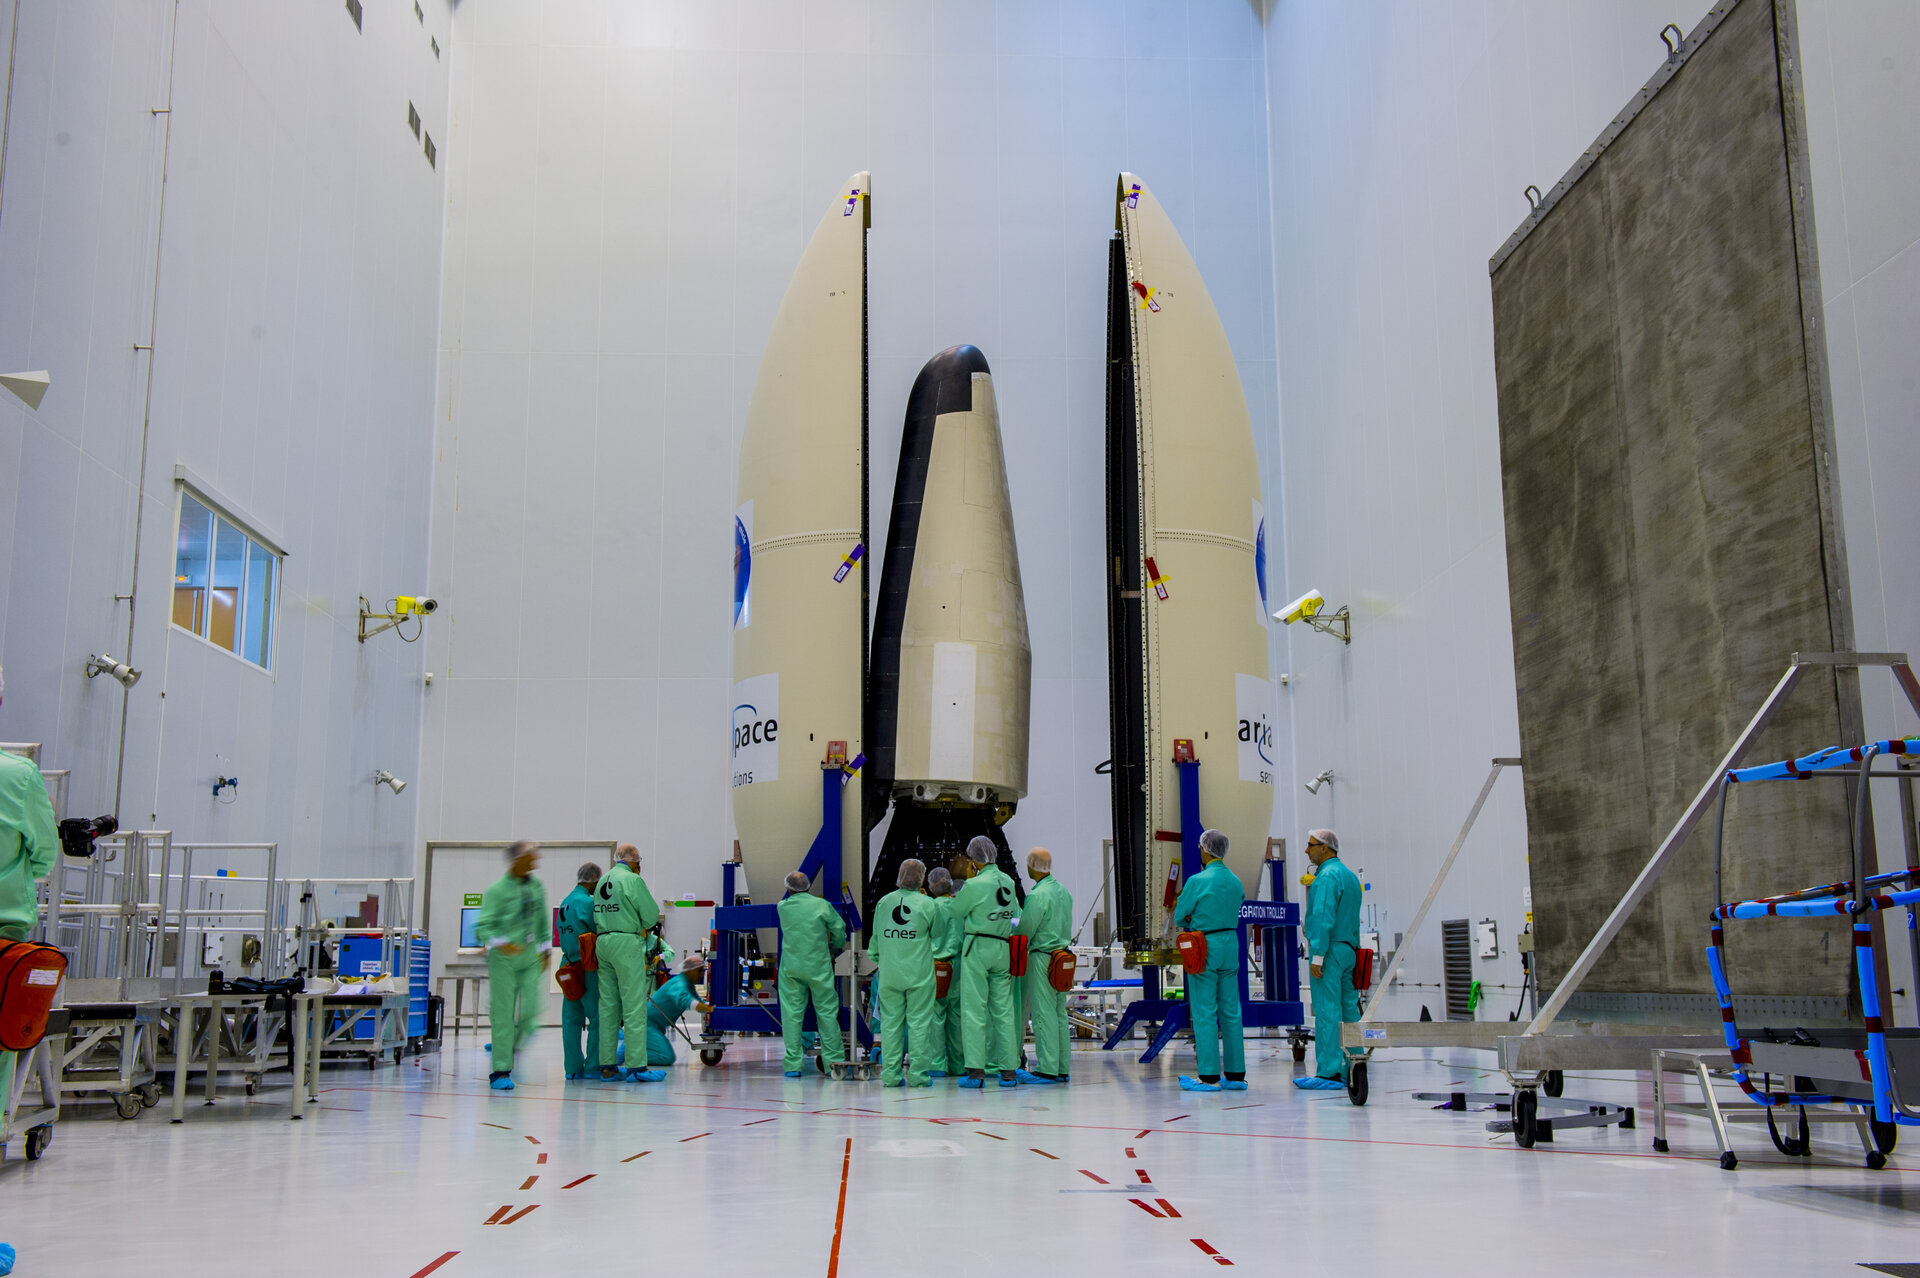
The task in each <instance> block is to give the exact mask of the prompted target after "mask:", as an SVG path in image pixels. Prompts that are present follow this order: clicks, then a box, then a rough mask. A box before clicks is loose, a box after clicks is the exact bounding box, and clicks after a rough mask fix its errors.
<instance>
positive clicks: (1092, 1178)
mask: <svg viewBox="0 0 1920 1278" xmlns="http://www.w3.org/2000/svg"><path fill="white" fill-rule="evenodd" d="M1080 1174H1081V1175H1082V1176H1085V1177H1086V1178H1087V1179H1088V1180H1090V1181H1092V1182H1093V1183H1094V1184H1096V1185H1111V1184H1112V1183H1113V1182H1112V1181H1110V1180H1102V1179H1100V1178H1099V1177H1098V1176H1096V1175H1094V1174H1093V1173H1092V1172H1090V1171H1088V1170H1087V1169H1086V1168H1084V1167H1082V1168H1081V1169H1080Z"/></svg>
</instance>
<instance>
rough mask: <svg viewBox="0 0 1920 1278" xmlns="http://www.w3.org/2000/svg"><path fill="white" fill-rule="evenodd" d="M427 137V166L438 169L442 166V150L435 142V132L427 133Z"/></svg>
mask: <svg viewBox="0 0 1920 1278" xmlns="http://www.w3.org/2000/svg"><path fill="white" fill-rule="evenodd" d="M425 137H426V151H427V167H428V168H430V169H437V168H439V167H440V150H439V148H438V147H436V146H434V144H433V134H431V133H429V134H426V135H425Z"/></svg>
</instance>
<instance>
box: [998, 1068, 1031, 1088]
mask: <svg viewBox="0 0 1920 1278" xmlns="http://www.w3.org/2000/svg"><path fill="white" fill-rule="evenodd" d="M1024 1073H1026V1071H1025V1070H1020V1071H1019V1072H1018V1073H1013V1074H1002V1075H1000V1086H1002V1087H1018V1086H1020V1075H1021V1074H1024Z"/></svg>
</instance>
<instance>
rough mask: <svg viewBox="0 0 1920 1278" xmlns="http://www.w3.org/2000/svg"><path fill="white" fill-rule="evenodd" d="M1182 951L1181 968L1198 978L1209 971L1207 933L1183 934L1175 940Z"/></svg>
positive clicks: (1175, 944) (1176, 945)
mask: <svg viewBox="0 0 1920 1278" xmlns="http://www.w3.org/2000/svg"><path fill="white" fill-rule="evenodd" d="M1173 943H1174V946H1175V947H1176V948H1177V949H1178V950H1179V951H1180V966H1182V967H1184V968H1186V969H1187V971H1188V972H1190V973H1192V974H1194V975H1195V976H1198V975H1199V974H1200V973H1202V972H1204V971H1206V970H1207V934H1206V933H1205V932H1182V933H1181V934H1180V935H1179V936H1177V937H1175V938H1174V940H1173Z"/></svg>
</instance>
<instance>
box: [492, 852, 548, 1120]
mask: <svg viewBox="0 0 1920 1278" xmlns="http://www.w3.org/2000/svg"><path fill="white" fill-rule="evenodd" d="M539 865H540V845H539V844H538V843H532V842H529V841H528V840H525V839H522V840H521V841H520V842H518V843H515V844H514V845H513V846H511V847H509V848H508V849H507V872H506V873H505V874H503V875H501V876H500V877H499V878H498V879H495V880H494V882H493V885H492V886H491V887H489V888H488V889H487V891H486V895H484V896H482V897H481V898H480V921H479V923H478V924H477V925H476V927H475V928H474V932H475V934H476V935H477V936H478V937H479V938H480V944H482V945H484V946H486V948H487V995H488V1006H487V1016H488V1019H489V1020H491V1021H492V1023H493V1070H492V1073H491V1074H490V1076H489V1082H490V1084H491V1085H492V1087H493V1088H494V1090H495V1091H502V1092H510V1091H512V1090H513V1054H514V1051H515V1050H516V1049H517V1048H519V1047H520V1046H521V1044H523V1043H525V1042H526V1041H527V1040H528V1039H529V1038H532V1037H533V1031H534V1029H535V1028H537V1027H538V1026H539V1024H540V986H541V983H542V980H543V979H544V978H545V976H546V974H547V962H548V956H549V953H550V951H552V949H553V921H552V919H551V917H550V916H549V915H548V913H547V889H546V888H544V887H542V886H541V884H540V880H539V879H536V878H534V877H533V872H534V870H535V869H536V868H538V867H539Z"/></svg>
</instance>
